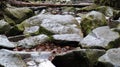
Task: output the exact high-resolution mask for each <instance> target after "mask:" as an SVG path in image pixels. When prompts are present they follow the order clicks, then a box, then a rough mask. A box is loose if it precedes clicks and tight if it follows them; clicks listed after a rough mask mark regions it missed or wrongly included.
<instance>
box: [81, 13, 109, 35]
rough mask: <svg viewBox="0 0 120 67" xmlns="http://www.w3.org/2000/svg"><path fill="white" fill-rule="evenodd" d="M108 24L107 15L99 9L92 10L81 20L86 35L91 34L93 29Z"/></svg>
mask: <svg viewBox="0 0 120 67" xmlns="http://www.w3.org/2000/svg"><path fill="white" fill-rule="evenodd" d="M106 24H107V21H106V18H105V16H104V15H103V14H102V13H100V12H97V11H91V12H89V13H87V14H86V15H85V17H83V18H82V20H81V28H82V32H83V33H84V36H86V35H87V34H89V33H90V32H91V31H92V30H93V29H95V28H97V27H99V26H104V25H106Z"/></svg>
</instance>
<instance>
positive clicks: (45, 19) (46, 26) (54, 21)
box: [16, 14, 80, 35]
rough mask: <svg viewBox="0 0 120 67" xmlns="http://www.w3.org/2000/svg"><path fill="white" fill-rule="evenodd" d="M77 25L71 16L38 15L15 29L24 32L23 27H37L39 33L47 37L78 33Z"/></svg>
mask: <svg viewBox="0 0 120 67" xmlns="http://www.w3.org/2000/svg"><path fill="white" fill-rule="evenodd" d="M64 18H65V19H64ZM61 19H62V20H61ZM63 19H64V20H63ZM77 24H78V22H77V20H76V19H75V18H74V17H73V16H71V15H50V14H39V15H37V16H33V17H31V18H29V19H27V20H25V21H23V22H22V23H21V24H18V25H17V26H16V27H17V28H16V29H18V30H20V31H24V28H25V27H32V26H39V27H40V30H39V33H42V34H47V35H53V34H56V33H68V32H70V31H71V32H70V33H74V32H75V33H79V31H80V29H79V28H77ZM57 26H58V27H57ZM56 28H58V29H56ZM64 28H65V29H66V30H65V31H63V29H64ZM62 31H63V32H62Z"/></svg>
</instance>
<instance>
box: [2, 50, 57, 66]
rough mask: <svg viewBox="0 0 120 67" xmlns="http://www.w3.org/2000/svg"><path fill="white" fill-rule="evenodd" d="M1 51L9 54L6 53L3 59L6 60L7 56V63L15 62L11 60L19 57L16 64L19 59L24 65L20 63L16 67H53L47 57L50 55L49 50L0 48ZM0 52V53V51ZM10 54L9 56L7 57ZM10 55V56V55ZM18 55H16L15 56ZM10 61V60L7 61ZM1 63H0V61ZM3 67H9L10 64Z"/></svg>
mask: <svg viewBox="0 0 120 67" xmlns="http://www.w3.org/2000/svg"><path fill="white" fill-rule="evenodd" d="M1 51H3V52H6V53H8V54H10V55H8V54H7V55H8V57H6V59H5V60H7V58H9V59H10V60H8V63H10V64H11V63H15V62H14V61H12V60H15V61H16V59H17V58H18V59H20V60H19V61H18V62H17V61H16V64H15V65H17V63H19V62H20V61H21V63H23V60H24V63H23V64H25V65H26V66H23V64H21V66H19V64H18V67H55V66H54V65H53V64H52V63H51V61H49V60H48V59H49V57H50V56H51V55H52V53H51V52H46V51H45V52H44V51H43V52H25V51H10V50H6V49H2V50H1ZM0 54H1V53H0ZM9 56H10V57H9ZM11 56H12V57H11ZM16 56H18V57H16ZM0 57H1V56H0ZM9 61H12V62H9ZM0 64H1V63H0ZM15 65H14V66H12V67H17V66H15ZM5 67H11V65H10V66H5Z"/></svg>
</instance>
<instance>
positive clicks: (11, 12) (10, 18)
mask: <svg viewBox="0 0 120 67" xmlns="http://www.w3.org/2000/svg"><path fill="white" fill-rule="evenodd" d="M4 13H5V15H4V19H5V20H6V21H7V22H8V23H10V24H11V25H15V24H19V23H21V22H22V21H23V20H25V19H27V18H29V17H31V16H33V15H34V13H33V11H32V10H31V9H29V8H15V7H10V8H6V9H4Z"/></svg>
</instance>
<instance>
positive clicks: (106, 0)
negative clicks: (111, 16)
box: [94, 0, 120, 8]
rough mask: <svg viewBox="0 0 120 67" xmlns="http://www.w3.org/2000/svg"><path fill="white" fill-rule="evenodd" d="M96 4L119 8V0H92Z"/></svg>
mask: <svg viewBox="0 0 120 67" xmlns="http://www.w3.org/2000/svg"><path fill="white" fill-rule="evenodd" d="M94 2H95V3H96V4H99V5H107V6H111V7H115V8H120V4H119V3H120V0H94Z"/></svg>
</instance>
